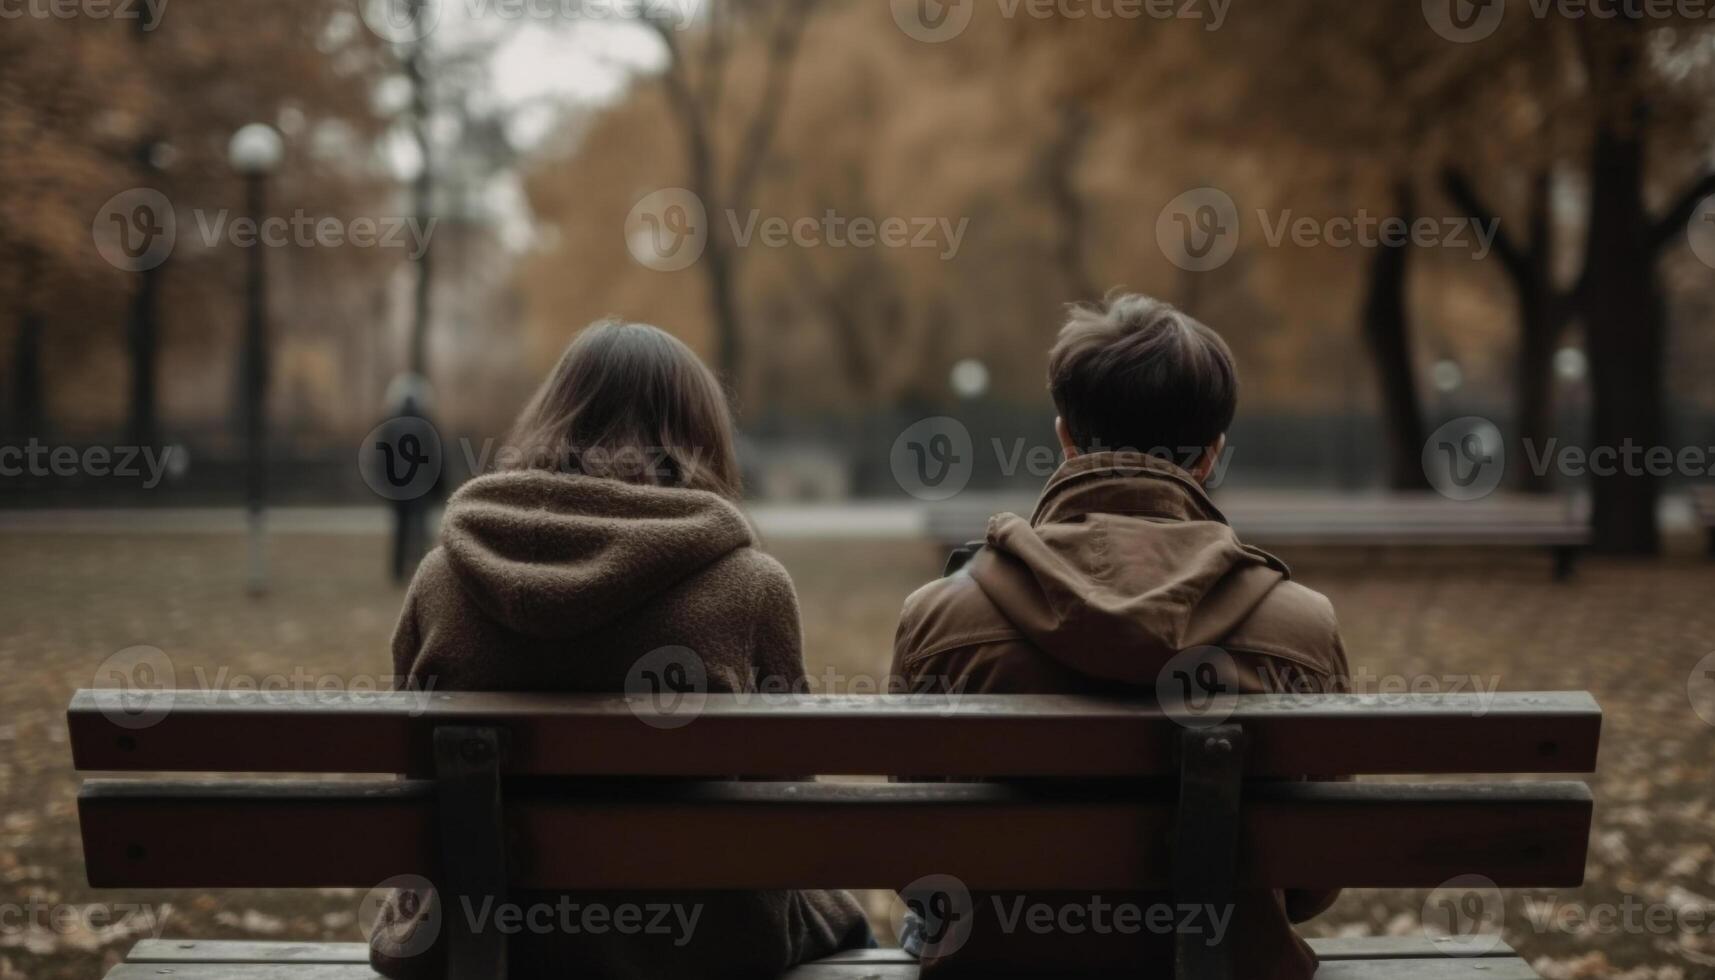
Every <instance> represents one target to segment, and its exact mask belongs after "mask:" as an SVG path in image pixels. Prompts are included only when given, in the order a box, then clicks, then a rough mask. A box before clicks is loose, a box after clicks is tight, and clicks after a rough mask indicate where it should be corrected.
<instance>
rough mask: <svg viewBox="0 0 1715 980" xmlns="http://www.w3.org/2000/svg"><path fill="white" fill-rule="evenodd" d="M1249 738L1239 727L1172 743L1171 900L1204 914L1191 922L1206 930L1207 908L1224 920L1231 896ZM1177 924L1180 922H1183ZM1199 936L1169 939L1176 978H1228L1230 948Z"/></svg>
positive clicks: (1193, 733) (1203, 731)
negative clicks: (1175, 805)
mask: <svg viewBox="0 0 1715 980" xmlns="http://www.w3.org/2000/svg"><path fill="white" fill-rule="evenodd" d="M1247 748H1248V739H1247V736H1246V735H1245V731H1244V729H1243V728H1241V727H1240V726H1238V725H1215V726H1212V727H1208V728H1196V729H1192V730H1190V731H1187V732H1185V733H1183V734H1182V735H1181V736H1180V738H1179V753H1180V759H1179V766H1180V768H1179V811H1178V814H1177V817H1176V826H1175V827H1174V840H1173V901H1174V902H1175V903H1177V904H1178V905H1179V906H1180V907H1181V908H1183V907H1185V906H1194V907H1198V908H1199V909H1201V910H1203V911H1200V912H1199V913H1198V914H1197V915H1196V917H1195V918H1194V919H1193V920H1191V921H1195V922H1198V923H1200V924H1202V925H1203V927H1204V928H1208V927H1209V926H1210V925H1211V923H1210V915H1209V914H1208V912H1207V910H1209V909H1216V910H1219V911H1220V914H1221V916H1222V919H1221V921H1223V922H1230V921H1231V916H1230V912H1231V910H1232V906H1233V901H1234V898H1235V895H1236V892H1237V888H1236V885H1237V881H1238V865H1239V835H1240V829H1241V826H1240V816H1241V814H1240V809H1239V797H1240V790H1241V789H1242V788H1243V786H1244V778H1245V750H1246V749H1247ZM1182 921H1183V920H1182ZM1209 939H1210V937H1209V936H1207V935H1204V934H1203V933H1201V932H1189V931H1185V930H1181V931H1180V932H1178V933H1177V934H1176V935H1175V938H1174V947H1175V948H1174V957H1173V960H1174V976H1175V977H1176V980H1231V978H1232V976H1233V965H1232V949H1231V947H1232V943H1231V941H1230V937H1228V936H1222V937H1221V942H1219V943H1216V944H1214V945H1210V943H1209Z"/></svg>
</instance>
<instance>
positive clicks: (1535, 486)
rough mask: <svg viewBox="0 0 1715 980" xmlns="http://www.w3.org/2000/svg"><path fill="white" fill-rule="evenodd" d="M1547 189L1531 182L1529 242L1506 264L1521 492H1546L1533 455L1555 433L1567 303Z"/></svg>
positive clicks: (1547, 480) (1544, 178)
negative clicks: (1513, 319) (1513, 303)
mask: <svg viewBox="0 0 1715 980" xmlns="http://www.w3.org/2000/svg"><path fill="white" fill-rule="evenodd" d="M1550 194H1551V185H1550V180H1549V175H1548V173H1547V172H1546V171H1544V172H1542V173H1538V174H1537V175H1536V177H1535V178H1534V179H1533V180H1532V181H1531V189H1530V205H1529V208H1530V213H1529V216H1528V218H1527V221H1528V224H1529V228H1528V229H1527V230H1528V232H1529V235H1530V241H1529V242H1528V244H1527V245H1526V246H1525V248H1524V249H1522V250H1518V249H1515V253H1514V254H1515V259H1514V262H1512V263H1511V264H1510V268H1509V272H1511V273H1512V278H1513V288H1514V290H1515V291H1516V292H1517V294H1518V317H1519V324H1518V325H1519V345H1518V354H1517V360H1516V361H1515V362H1514V364H1513V393H1514V397H1515V398H1516V399H1517V401H1516V402H1515V403H1514V408H1513V413H1514V416H1515V417H1514V419H1513V422H1514V425H1515V426H1517V429H1518V441H1519V442H1518V451H1514V452H1513V454H1512V458H1511V460H1510V461H1509V462H1510V465H1511V466H1512V481H1511V482H1512V485H1513V487H1514V488H1515V489H1518V490H1521V491H1524V492H1525V493H1547V492H1548V491H1549V490H1550V489H1551V488H1552V486H1553V479H1552V474H1550V473H1547V472H1537V470H1536V469H1533V468H1532V467H1531V458H1532V456H1533V452H1530V451H1523V450H1525V448H1526V447H1527V446H1528V447H1529V448H1530V450H1532V451H1534V454H1535V455H1540V454H1541V453H1542V452H1543V447H1544V446H1546V445H1547V442H1548V439H1549V438H1550V437H1551V436H1552V435H1553V428H1554V351H1555V348H1556V347H1557V346H1559V344H1560V337H1561V334H1562V332H1563V331H1564V329H1565V326H1566V319H1567V317H1566V312H1567V308H1568V306H1569V301H1566V302H1563V301H1562V298H1561V296H1560V294H1559V292H1558V290H1557V289H1556V288H1555V285H1554V269H1553V261H1552V260H1553V256H1554V230H1553V224H1552V222H1553V219H1552V217H1551V213H1550V208H1551V206H1552V204H1551V201H1550V200H1549V197H1550Z"/></svg>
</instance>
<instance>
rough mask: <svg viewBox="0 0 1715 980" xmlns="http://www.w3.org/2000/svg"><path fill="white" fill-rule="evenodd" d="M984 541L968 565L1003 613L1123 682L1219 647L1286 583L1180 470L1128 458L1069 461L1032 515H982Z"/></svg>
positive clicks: (1113, 455) (1072, 663) (1077, 662)
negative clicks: (1183, 654) (1192, 652)
mask: <svg viewBox="0 0 1715 980" xmlns="http://www.w3.org/2000/svg"><path fill="white" fill-rule="evenodd" d="M986 543H987V547H986V548H984V549H983V551H982V552H981V553H980V554H979V555H978V556H977V558H976V559H975V560H973V561H972V562H971V564H970V565H969V566H968V568H969V572H970V575H971V577H972V578H974V579H975V580H976V582H977V584H978V585H979V586H980V587H981V588H982V590H983V592H984V594H986V595H987V596H988V598H989V600H990V601H991V602H993V603H994V604H995V606H996V607H997V608H998V609H999V610H1000V612H1001V614H1002V615H1004V616H1005V617H1006V618H1007V619H1008V620H1010V621H1011V622H1012V624H1013V625H1014V626H1015V627H1017V628H1018V630H1019V631H1020V632H1022V633H1023V634H1025V636H1026V637H1028V638H1029V640H1030V641H1031V643H1033V644H1034V645H1035V646H1036V647H1037V648H1038V649H1040V650H1042V651H1043V652H1045V653H1047V654H1049V655H1050V656H1053V657H1054V658H1056V659H1058V660H1060V661H1061V662H1063V663H1065V664H1066V665H1067V666H1069V667H1071V668H1073V669H1075V670H1077V671H1079V672H1081V673H1084V674H1087V675H1090V676H1094V677H1100V678H1105V679H1108V680H1115V681H1121V682H1125V683H1131V684H1148V683H1153V682H1154V681H1155V680H1156V678H1157V677H1158V676H1159V674H1160V671H1161V669H1162V667H1163V665H1164V664H1165V663H1166V661H1167V660H1168V659H1170V658H1172V657H1173V656H1174V655H1175V654H1177V653H1179V652H1180V651H1183V650H1188V649H1191V648H1193V647H1198V646H1204V645H1209V644H1215V643H1218V642H1219V641H1220V639H1221V638H1222V637H1225V636H1227V635H1228V634H1229V633H1231V632H1232V631H1233V630H1234V629H1235V628H1237V627H1238V625H1239V624H1240V623H1242V622H1243V621H1244V620H1245V618H1246V617H1247V616H1249V615H1250V613H1251V612H1252V611H1253V610H1254V609H1256V607H1257V606H1258V605H1259V604H1260V603H1261V602H1262V601H1263V599H1264V598H1266V597H1267V596H1268V594H1269V593H1270V592H1272V591H1273V590H1274V588H1275V587H1276V586H1277V585H1279V584H1280V583H1281V582H1283V581H1285V580H1286V579H1287V578H1288V577H1289V572H1288V570H1287V568H1286V566H1285V565H1284V564H1283V563H1282V562H1281V561H1280V560H1279V559H1277V558H1275V557H1274V556H1272V555H1270V554H1268V553H1267V552H1264V551H1261V550H1259V549H1257V548H1252V547H1249V546H1247V545H1244V544H1241V543H1240V542H1239V539H1238V536H1237V535H1236V534H1235V533H1234V532H1233V529H1232V528H1231V527H1229V526H1228V525H1227V522H1226V518H1225V517H1223V516H1222V515H1221V512H1220V511H1219V510H1217V509H1216V508H1215V505H1214V504H1213V503H1212V502H1211V501H1210V500H1209V498H1208V496H1207V495H1206V494H1205V493H1204V491H1203V489H1202V487H1200V486H1198V485H1197V483H1196V481H1194V480H1193V479H1192V478H1191V477H1190V475H1189V474H1187V473H1186V472H1185V471H1183V470H1181V469H1179V468H1178V467H1176V466H1174V465H1173V464H1171V463H1168V462H1166V461H1164V460H1161V459H1158V458H1156V457H1153V456H1147V455H1143V454H1138V453H1123V452H1108V453H1092V454H1089V455H1085V456H1077V457H1074V458H1073V459H1070V460H1068V461H1067V462H1066V463H1065V464H1064V465H1062V466H1061V467H1060V469H1059V470H1058V471H1056V473H1055V474H1054V476H1053V477H1052V478H1051V479H1050V480H1049V482H1048V486H1047V488H1046V489H1045V490H1044V491H1043V494H1042V498H1041V500H1040V501H1039V502H1038V503H1037V505H1036V509H1035V512H1034V513H1033V514H1032V516H1031V518H1030V519H1029V520H1028V521H1027V520H1025V519H1024V518H1022V517H1019V516H1018V515H1016V514H1000V515H998V516H996V517H994V518H991V519H990V521H989V526H988V535H987V542H986Z"/></svg>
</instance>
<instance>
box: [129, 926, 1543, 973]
mask: <svg viewBox="0 0 1715 980" xmlns="http://www.w3.org/2000/svg"><path fill="white" fill-rule="evenodd" d="M1310 945H1311V947H1312V948H1313V949H1315V950H1316V955H1317V956H1318V957H1320V958H1321V960H1322V968H1321V969H1320V970H1318V971H1317V973H1316V977H1317V980H1536V974H1535V973H1533V972H1532V971H1531V969H1530V966H1529V965H1528V964H1526V963H1525V961H1524V960H1522V959H1519V957H1518V956H1517V955H1516V954H1515V953H1514V952H1513V951H1512V949H1511V948H1510V947H1508V946H1507V945H1506V944H1505V943H1499V944H1497V945H1496V946H1495V948H1494V949H1492V950H1489V951H1488V952H1486V953H1484V954H1483V955H1481V956H1464V957H1455V956H1447V955H1445V954H1444V953H1442V952H1441V951H1440V950H1439V949H1437V948H1436V944H1435V943H1434V942H1432V941H1430V940H1429V939H1427V938H1425V937H1422V936H1404V937H1382V938H1363V939H1312V940H1310ZM368 964H369V950H368V948H367V947H366V946H364V945H363V944H362V943H268V942H243V941H240V942H234V941H203V940H197V941H189V940H186V941H180V940H172V939H145V940H143V941H142V942H140V943H138V944H137V945H136V947H134V948H133V949H132V950H131V955H130V956H128V957H127V958H126V961H125V963H123V964H122V965H120V966H117V967H115V968H114V969H113V971H112V972H111V973H109V974H107V980H159V978H160V977H161V976H162V975H163V974H162V972H161V971H163V970H170V971H172V972H171V973H170V976H172V977H173V978H174V980H378V977H379V974H377V973H375V972H374V971H373V970H371V969H370V968H369V965H368ZM916 976H917V964H916V961H914V960H912V959H911V958H910V957H909V956H906V955H905V954H904V953H901V952H900V951H899V950H896V949H876V950H859V951H854V952H849V953H842V954H839V955H837V956H831V957H829V958H827V959H825V960H818V961H817V962H815V963H810V964H806V965H804V966H801V967H799V968H797V969H795V970H793V971H791V972H789V973H788V974H786V977H785V980H913V978H915V977H916Z"/></svg>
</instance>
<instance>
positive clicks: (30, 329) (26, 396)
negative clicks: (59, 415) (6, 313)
mask: <svg viewBox="0 0 1715 980" xmlns="http://www.w3.org/2000/svg"><path fill="white" fill-rule="evenodd" d="M46 418H47V411H46V408H45V406H44V404H43V396H42V314H41V313H40V312H39V311H38V310H36V309H35V307H34V306H33V305H30V306H25V307H24V309H23V311H22V312H21V313H19V315H18V340H17V343H16V344H15V345H14V346H13V348H12V424H13V426H14V428H15V429H16V431H17V434H18V435H20V436H37V435H42V434H43V431H42V430H43V423H44V422H45V421H46Z"/></svg>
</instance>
